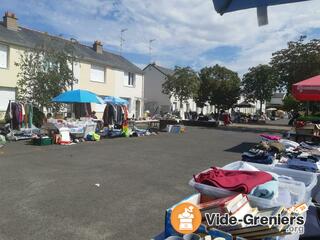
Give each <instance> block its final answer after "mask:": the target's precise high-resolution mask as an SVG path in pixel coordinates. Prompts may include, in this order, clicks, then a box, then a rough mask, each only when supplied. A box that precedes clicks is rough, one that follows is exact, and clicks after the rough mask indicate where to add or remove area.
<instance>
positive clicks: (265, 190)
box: [250, 180, 279, 199]
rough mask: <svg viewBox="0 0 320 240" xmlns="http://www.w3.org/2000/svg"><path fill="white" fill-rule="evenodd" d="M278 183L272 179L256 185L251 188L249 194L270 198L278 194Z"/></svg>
mask: <svg viewBox="0 0 320 240" xmlns="http://www.w3.org/2000/svg"><path fill="white" fill-rule="evenodd" d="M278 191H279V183H278V181H275V180H272V181H269V182H266V183H264V184H261V185H258V186H256V187H255V188H254V189H252V190H251V192H250V194H251V195H253V196H256V197H260V198H266V199H272V198H273V197H277V196H278Z"/></svg>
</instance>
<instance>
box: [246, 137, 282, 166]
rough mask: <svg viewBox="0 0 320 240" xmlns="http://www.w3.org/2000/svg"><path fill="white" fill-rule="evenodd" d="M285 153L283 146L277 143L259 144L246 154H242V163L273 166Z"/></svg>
mask: <svg viewBox="0 0 320 240" xmlns="http://www.w3.org/2000/svg"><path fill="white" fill-rule="evenodd" d="M284 152H285V148H284V146H283V145H282V144H281V143H279V142H274V141H271V142H260V143H259V144H258V145H256V146H255V147H253V148H251V149H250V150H249V151H248V152H244V153H243V154H242V161H245V162H254V163H261V164H273V163H274V161H275V160H276V159H280V158H281V156H282V155H283V153H284Z"/></svg>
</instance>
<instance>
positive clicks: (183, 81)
mask: <svg viewBox="0 0 320 240" xmlns="http://www.w3.org/2000/svg"><path fill="white" fill-rule="evenodd" d="M198 88H199V78H198V75H197V73H196V72H195V71H193V70H192V69H191V68H190V67H183V68H182V67H177V66H176V67H175V69H174V74H173V75H171V76H168V77H167V79H166V81H165V82H164V83H163V84H162V93H164V94H167V95H168V96H169V97H172V96H173V97H175V98H177V99H178V100H179V101H180V107H181V105H182V103H183V101H186V100H188V99H190V98H194V97H195V96H196V94H197V91H198Z"/></svg>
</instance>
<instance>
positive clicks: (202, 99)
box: [194, 68, 210, 108]
mask: <svg viewBox="0 0 320 240" xmlns="http://www.w3.org/2000/svg"><path fill="white" fill-rule="evenodd" d="M208 69H209V68H203V69H201V70H200V72H199V88H198V91H197V94H196V96H195V98H194V101H195V102H196V104H197V106H198V107H200V108H203V107H204V106H205V105H206V102H208V100H209V95H210V88H209V87H208V86H209V84H210V79H209V78H208Z"/></svg>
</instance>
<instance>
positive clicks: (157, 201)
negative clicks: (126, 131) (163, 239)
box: [0, 127, 258, 240]
mask: <svg viewBox="0 0 320 240" xmlns="http://www.w3.org/2000/svg"><path fill="white" fill-rule="evenodd" d="M257 141H258V134H257V133H254V132H243V131H232V130H229V131H225V130H219V129H209V128H197V127H188V128H187V131H186V133H184V134H168V133H161V134H160V135H157V136H148V137H140V138H118V139H106V140H102V141H100V142H86V143H80V144H76V145H72V146H59V145H51V146H43V147H36V146H30V145H26V142H16V143H9V144H7V145H6V146H5V147H3V148H0V193H1V194H0V214H1V217H0V239H1V240H13V239H14V240H20V239H21V240H43V239H46V240H53V239H57V240H64V239H65V240H73V239H74V240H82V239H83V240H84V239H86V240H87V239H88V240H89V239H90V240H102V239H107V240H109V239H117V240H122V239H126V240H127V239H131V240H132V239H137V240H140V239H151V238H152V237H153V236H155V235H157V234H158V233H160V232H161V231H162V230H163V226H164V213H165V210H166V208H168V207H170V206H171V205H173V204H175V203H176V202H177V201H179V200H181V199H183V198H185V197H187V196H188V195H190V194H192V193H193V192H194V190H193V189H192V188H191V187H190V186H189V185H188V181H189V180H190V179H191V177H192V175H193V174H195V173H198V172H199V171H201V170H204V169H206V168H208V167H210V166H213V165H218V166H223V165H225V164H227V163H229V162H232V161H236V160H239V159H240V157H241V152H242V151H243V150H246V149H248V147H249V146H251V145H252V144H254V143H256V142H257Z"/></svg>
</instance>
